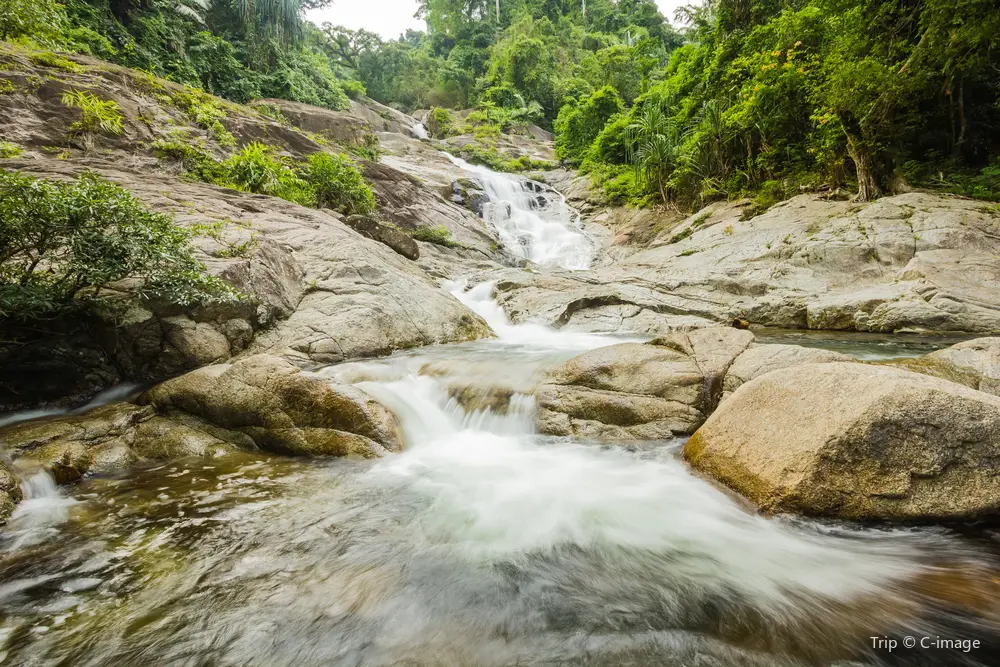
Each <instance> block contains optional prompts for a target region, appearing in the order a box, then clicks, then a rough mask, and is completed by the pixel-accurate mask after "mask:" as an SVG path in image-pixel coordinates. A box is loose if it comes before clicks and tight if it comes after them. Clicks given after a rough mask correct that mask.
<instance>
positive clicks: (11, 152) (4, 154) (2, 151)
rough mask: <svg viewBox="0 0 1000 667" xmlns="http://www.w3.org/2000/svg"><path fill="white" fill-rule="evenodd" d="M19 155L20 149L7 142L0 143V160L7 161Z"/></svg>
mask: <svg viewBox="0 0 1000 667" xmlns="http://www.w3.org/2000/svg"><path fill="white" fill-rule="evenodd" d="M20 154H21V147H20V146H18V145H17V144H13V143H11V142H9V141H0V158H2V159H8V158H12V157H17V156H18V155H20Z"/></svg>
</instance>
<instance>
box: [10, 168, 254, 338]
mask: <svg viewBox="0 0 1000 667" xmlns="http://www.w3.org/2000/svg"><path fill="white" fill-rule="evenodd" d="M123 281H127V284H128V286H127V288H125V289H127V292H128V293H130V294H131V296H132V297H138V298H141V299H164V300H167V301H170V302H172V303H176V304H181V305H187V304H191V303H197V302H203V301H231V300H233V299H235V298H236V295H235V293H234V292H233V290H232V288H231V287H230V286H229V285H227V284H226V283H224V282H222V281H221V280H219V279H218V278H214V277H212V276H209V275H207V274H206V273H205V267H204V266H203V265H202V264H201V263H200V262H198V261H197V260H196V259H195V258H194V256H193V255H192V250H191V246H190V232H189V231H188V230H186V229H184V228H182V227H178V226H177V225H175V224H174V222H173V219H172V218H170V217H169V216H167V215H163V214H160V213H153V212H151V211H149V210H148V209H147V208H146V207H145V206H143V204H142V203H141V202H140V201H139V200H138V199H136V198H135V197H133V196H132V195H131V194H130V193H129V192H128V191H126V190H124V189H122V188H120V187H118V186H116V185H113V184H111V183H109V182H107V181H105V180H103V179H101V178H100V177H98V176H97V175H95V174H92V173H89V172H88V173H84V174H83V175H81V176H80V178H79V179H77V180H76V181H71V182H61V181H49V180H45V179H35V178H32V177H29V176H22V175H20V174H17V173H15V172H11V171H6V170H0V317H3V318H11V319H17V320H21V321H31V320H37V319H40V318H46V317H52V316H55V315H59V314H63V313H66V312H69V311H73V310H78V309H81V308H84V307H87V306H90V305H95V304H96V303H102V304H106V305H110V304H112V303H120V301H119V300H111V298H110V297H111V295H112V294H114V295H117V296H118V297H119V299H120V296H121V294H122V291H121V290H122V289H123V287H122V282H123ZM110 287H113V288H114V289H111V290H109V288H110Z"/></svg>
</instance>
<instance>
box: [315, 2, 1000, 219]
mask: <svg viewBox="0 0 1000 667" xmlns="http://www.w3.org/2000/svg"><path fill="white" fill-rule="evenodd" d="M584 6H586V14H585V15H584V13H583V10H584ZM498 11H499V14H498ZM421 12H422V15H423V16H424V17H425V18H426V20H427V26H428V31H427V33H426V34H423V33H412V32H411V33H408V34H407V35H405V36H403V37H401V38H400V39H399V40H397V41H393V42H388V43H382V42H380V40H379V39H378V38H377V37H375V36H374V35H370V34H367V33H364V32H363V31H362V32H360V33H358V32H351V31H346V30H343V29H338V28H333V27H331V26H327V27H326V32H327V34H329V35H331V36H332V37H334V38H336V39H339V40H340V43H341V44H342V45H343V47H344V49H343V50H344V55H342V56H341V60H340V62H341V64H342V65H343V66H345V67H347V68H350V69H352V70H353V71H354V72H356V73H357V75H358V76H359V78H361V79H362V80H363V81H364V82H365V83H366V85H367V87H368V91H369V93H370V94H371V95H372V96H374V97H375V98H376V99H379V100H381V101H383V102H385V103H388V104H393V105H395V106H398V107H401V108H404V109H408V110H409V109H414V108H431V107H440V108H442V109H446V108H452V109H458V108H466V107H475V108H476V109H478V111H477V112H475V113H478V114H481V115H480V116H479V117H477V116H475V115H474V114H473V115H470V116H469V118H468V121H469V122H467V123H466V124H461V123H455V122H454V120H455V119H454V118H451V119H449V117H447V116H445V115H443V114H442V113H441V111H440V110H438V109H435V111H434V114H433V115H432V116H431V118H430V121H431V122H430V123H429V125H430V129H431V132H432V134H433V135H434V136H437V137H442V136H447V135H448V134H450V133H457V132H467V133H475V134H476V136H477V138H479V139H483V137H487V141H486V142H485V143H486V144H487V147H486V149H487V150H489V141H488V135H489V134H490V133H491V132H493V133H496V132H498V131H499V130H509V129H511V127H514V126H516V125H518V124H524V123H526V122H537V123H539V124H541V125H543V126H546V127H552V128H553V129H554V130H555V132H556V142H557V148H558V155H559V157H560V159H561V160H563V161H566V162H569V163H572V164H576V165H580V166H581V167H582V168H583V169H584V170H585V171H589V172H590V173H591V174H592V176H593V178H594V180H595V181H596V182H597V183H598V185H599V186H600V187H601V190H602V192H603V193H604V194H605V195H606V196H607V197H608V198H609V199H612V200H617V201H630V202H632V203H636V204H641V203H648V202H651V201H654V200H659V201H661V202H664V203H674V204H680V205H683V206H695V205H700V204H703V203H705V202H707V201H711V200H712V199H716V198H725V197H739V196H745V195H750V196H754V197H756V200H757V204H758V207H757V208H762V207H765V206H767V205H768V204H770V203H773V202H774V201H776V200H779V199H782V198H785V197H787V196H790V195H791V194H794V193H797V192H800V191H803V190H817V189H822V190H827V191H832V192H836V191H837V190H839V189H850V190H852V191H854V192H856V194H857V196H858V198H860V199H863V200H868V199H872V198H874V197H877V196H879V195H880V194H883V193H891V192H899V191H902V190H905V189H906V188H907V187H910V186H922V187H934V188H940V189H945V190H949V191H953V192H958V193H962V194H966V195H971V196H976V197H982V198H987V199H1000V160H998V155H1000V93H998V91H1000V66H998V62H1000V10H998V7H997V4H996V2H995V0H930V1H926V2H924V1H919V0H709V1H708V2H705V3H702V4H700V5H697V3H696V4H695V6H689V7H687V8H685V9H684V10H682V13H684V14H685V15H686V18H687V24H688V27H687V28H686V29H685V30H684V33H683V35H682V34H680V33H677V32H675V31H674V30H673V29H672V28H671V27H670V25H669V24H668V23H666V22H665V21H664V18H663V17H662V16H661V15H660V14H659V13H658V12H657V11H656V7H655V5H654V4H653V3H652V2H649V1H648V0H621V1H620V2H611V1H610V0H603V1H600V2H595V1H593V0H592V1H591V2H587V3H586V4H585V5H584V3H575V2H564V1H559V0H547V1H546V2H541V1H540V0H516V1H515V2H502V3H500V4H499V5H497V4H496V3H491V2H488V1H484V0H461V1H459V0H423V3H422V5H421ZM612 93H613V94H612ZM449 120H451V121H452V123H451V125H449V123H448V121H449ZM470 157H473V158H478V161H480V162H483V163H486V164H489V163H490V161H489V160H488V159H487V158H488V157H489V156H476V155H473V156H470Z"/></svg>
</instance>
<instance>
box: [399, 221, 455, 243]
mask: <svg viewBox="0 0 1000 667" xmlns="http://www.w3.org/2000/svg"><path fill="white" fill-rule="evenodd" d="M409 234H410V236H411V237H413V238H414V239H416V240H417V241H426V242H427V243H434V244H436V245H441V246H445V247H446V248H456V247H460V244H459V243H457V242H455V240H454V239H452V238H451V232H449V231H448V228H447V227H445V226H444V225H434V226H431V225H425V226H423V227H417V228H416V229H413V230H411V231H410V232H409Z"/></svg>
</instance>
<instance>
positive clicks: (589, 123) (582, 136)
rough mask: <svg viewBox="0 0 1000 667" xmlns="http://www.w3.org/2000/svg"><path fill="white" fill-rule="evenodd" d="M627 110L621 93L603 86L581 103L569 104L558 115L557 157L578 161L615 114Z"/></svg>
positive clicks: (556, 127) (556, 128) (556, 126)
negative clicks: (619, 94) (620, 95)
mask: <svg viewBox="0 0 1000 667" xmlns="http://www.w3.org/2000/svg"><path fill="white" fill-rule="evenodd" d="M623 111H624V106H623V105H622V101H621V98H620V97H619V96H618V92H617V91H615V89H614V88H612V87H611V86H604V87H603V88H601V89H600V90H598V91H597V92H595V93H594V94H593V95H591V96H590V97H588V98H587V99H585V100H583V101H582V102H580V103H578V104H566V105H564V106H563V108H562V109H560V110H559V115H558V117H556V124H555V130H556V156H557V157H558V158H559V159H560V160H569V161H573V162H575V161H579V160H580V159H582V158H583V155H584V152H585V151H586V150H587V149H588V148H589V147H590V144H591V143H593V142H594V140H595V139H596V138H597V135H598V134H600V132H601V130H602V129H603V128H604V125H605V124H606V123H607V122H608V119H610V118H611V117H612V116H614V115H615V114H621V113H623Z"/></svg>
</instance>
